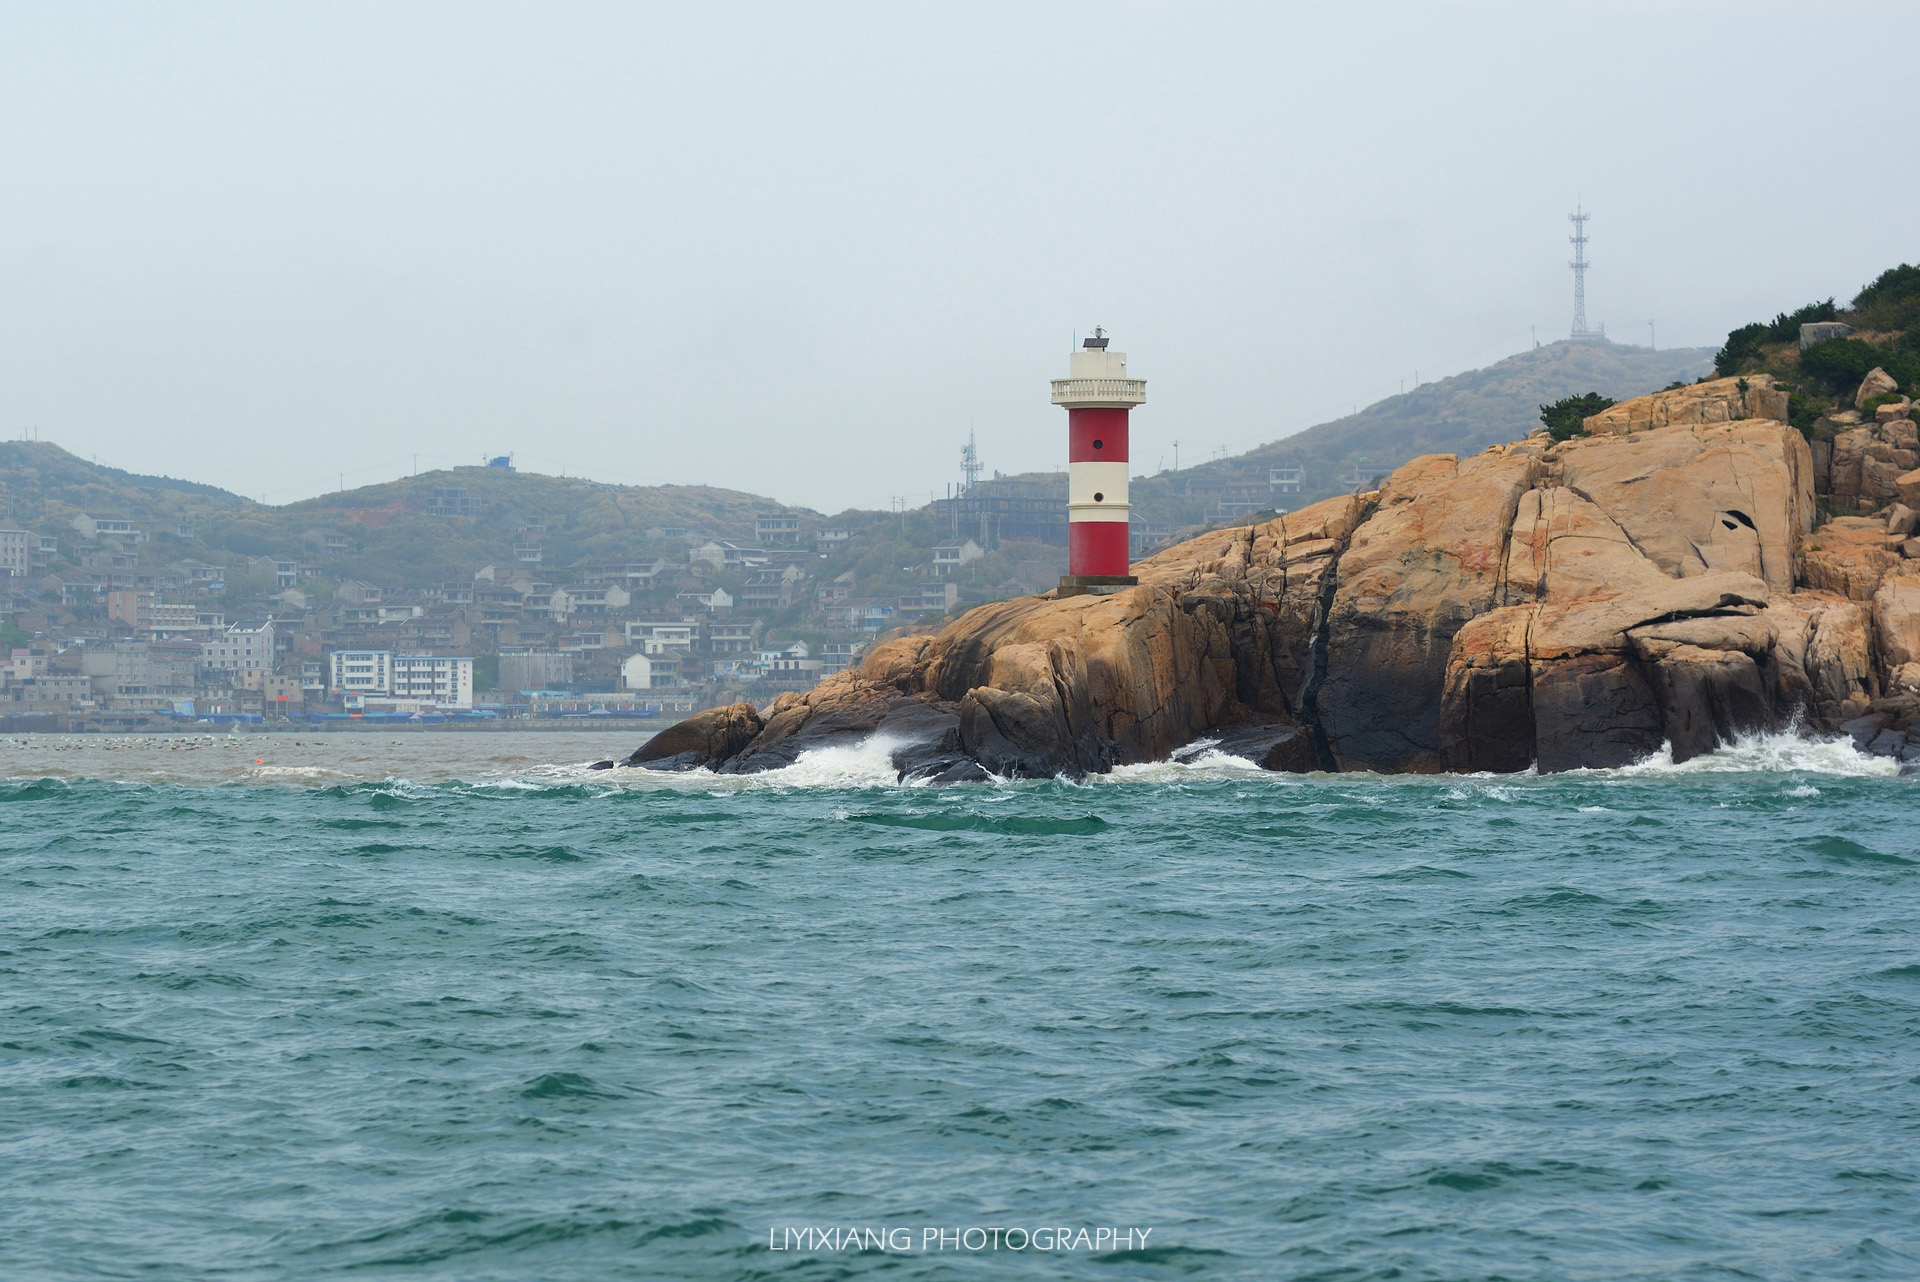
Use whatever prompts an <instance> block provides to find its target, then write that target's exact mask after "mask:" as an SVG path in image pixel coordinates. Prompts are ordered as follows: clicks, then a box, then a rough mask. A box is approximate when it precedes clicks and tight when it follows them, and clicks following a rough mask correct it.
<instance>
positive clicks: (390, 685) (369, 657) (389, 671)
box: [285, 650, 473, 710]
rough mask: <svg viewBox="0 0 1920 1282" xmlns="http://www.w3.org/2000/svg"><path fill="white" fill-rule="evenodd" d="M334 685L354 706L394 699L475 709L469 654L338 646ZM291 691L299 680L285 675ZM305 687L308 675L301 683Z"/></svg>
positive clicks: (418, 705) (410, 704)
mask: <svg viewBox="0 0 1920 1282" xmlns="http://www.w3.org/2000/svg"><path fill="white" fill-rule="evenodd" d="M331 662H332V680H331V682H330V683H329V689H330V690H331V691H332V692H333V693H335V694H338V695H339V696H341V698H342V700H343V701H345V702H346V703H347V704H348V705H349V706H362V707H365V706H374V705H379V704H392V705H393V706H395V707H396V708H400V709H403V710H404V709H408V708H411V709H416V710H417V709H423V708H455V709H457V708H471V707H472V706H473V660H472V659H471V658H470V657H466V656H450V655H438V654H395V653H393V652H392V651H391V650H335V651H334V652H333V654H332V656H331ZM285 680H286V681H287V682H288V685H289V691H288V693H289V694H290V693H291V689H292V688H293V686H294V685H295V682H294V679H293V678H291V677H289V678H285ZM297 685H298V688H299V689H300V690H301V691H302V692H304V691H305V689H306V682H305V680H304V679H302V680H300V681H299V682H298V683H297Z"/></svg>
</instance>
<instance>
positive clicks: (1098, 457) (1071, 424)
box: [1053, 328, 1147, 596]
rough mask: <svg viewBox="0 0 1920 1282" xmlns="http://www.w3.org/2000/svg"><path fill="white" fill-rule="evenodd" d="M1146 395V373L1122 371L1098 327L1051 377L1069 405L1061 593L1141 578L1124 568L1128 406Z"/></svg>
mask: <svg viewBox="0 0 1920 1282" xmlns="http://www.w3.org/2000/svg"><path fill="white" fill-rule="evenodd" d="M1146 399H1147V382H1146V380H1145V379H1142V378H1128V377H1127V354H1126V353H1125V352H1115V351H1110V350H1108V348H1107V335H1106V331H1105V330H1102V329H1097V328H1096V329H1095V330H1094V331H1093V337H1092V338H1089V339H1088V340H1087V341H1086V342H1085V343H1084V344H1082V345H1081V350H1079V351H1077V352H1075V353H1074V354H1073V356H1072V357H1071V364H1070V366H1069V368H1068V371H1067V377H1066V378H1056V379H1054V380H1053V403H1054V404H1055V405H1064V406H1065V407H1066V410H1067V570H1068V573H1067V574H1065V575H1063V576H1062V577H1061V579H1060V595H1061V596H1078V595H1081V594H1083V593H1088V592H1092V593H1108V592H1118V591H1119V590H1120V589H1121V588H1125V587H1131V586H1133V584H1135V583H1137V582H1138V581H1139V580H1137V579H1135V578H1134V577H1133V576H1132V575H1131V574H1128V573H1127V569H1128V565H1127V531H1128V522H1129V519H1130V518H1131V517H1132V515H1133V510H1132V508H1131V507H1130V506H1128V503H1127V467H1128V463H1127V458H1128V455H1127V411H1129V410H1131V409H1132V408H1133V407H1134V406H1136V405H1142V404H1145V403H1146Z"/></svg>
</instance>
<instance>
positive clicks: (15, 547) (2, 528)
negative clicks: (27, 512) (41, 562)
mask: <svg viewBox="0 0 1920 1282" xmlns="http://www.w3.org/2000/svg"><path fill="white" fill-rule="evenodd" d="M39 543H40V536H39V535H37V534H35V533H34V532H33V531H31V530H23V529H21V528H20V527H19V526H17V525H0V576H4V575H8V574H11V575H12V576H13V577H14V578H16V579H24V578H26V577H27V571H28V570H29V569H31V568H32V566H33V553H34V549H35V548H36V547H38V546H39Z"/></svg>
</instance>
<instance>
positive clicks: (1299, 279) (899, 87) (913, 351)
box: [0, 0, 1920, 510]
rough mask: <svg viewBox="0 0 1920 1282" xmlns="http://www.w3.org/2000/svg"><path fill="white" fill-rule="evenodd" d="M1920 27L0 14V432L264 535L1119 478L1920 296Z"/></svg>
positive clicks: (1247, 17)
mask: <svg viewBox="0 0 1920 1282" xmlns="http://www.w3.org/2000/svg"><path fill="white" fill-rule="evenodd" d="M1916 48H1920V5H1915V4H1913V3H1911V0H1907V2H1904V3H1899V4H1892V3H1889V4H1882V5H1864V4H1861V5H1846V4H1837V3H1828V2H1822V3H1818V4H1815V3H1799V4H1794V5H1785V4H1782V5H1764V4H1690V3H1667V4H1617V3H1607V2H1606V0H1585V2H1584V3H1581V4H1578V5H1574V4H1568V5H1558V4H1545V3H1526V4H1464V3H1462V4H1438V3H1434V4H1403V5H1370V4H1344V5H1330V4H1314V5H1305V6H1282V5H1277V4H1261V5H1203V4H1126V3H1104V4H1096V3H1058V4H1046V3H1032V4H1012V5H1006V4H984V3H980V4H945V5H903V4H884V5H871V6H850V5H828V4H807V5H799V4H783V5H778V6H729V5H694V4H676V5H670V6H669V5H661V6H653V7H648V6H641V5H636V4H616V5H604V6H602V5H593V4H538V5H535V4H527V5H483V4H475V3H469V2H463V3H459V4H447V5H439V4H421V3H413V4H392V3H384V4H378V5H371V4H369V5H355V4H343V3H327V4H319V5H297V4H287V3H278V4H246V5H232V6H225V5H213V4H200V5H163V4H156V3H141V4H137V5H105V4H45V3H41V4H33V5H12V4H7V5H0V175H3V177H0V181H3V182H4V190H5V193H6V199H5V200H4V201H0V436H6V437H12V436H18V435H21V434H22V433H24V432H26V431H28V430H30V429H33V428H36V427H37V428H38V430H39V433H40V436H41V439H43V440H53V441H58V442H59V443H61V444H63V445H65V446H67V447H68V448H69V449H72V450H74V451H75V452H77V453H81V454H85V455H98V456H99V458H100V459H101V461H102V462H110V463H114V464H116V465H119V466H123V467H127V468H132V469H135V470H139V471H151V472H167V473H171V474H173V475H176V476H178V475H185V476H190V477H193V478H195V479H199V480H206V481H211V482H214V483H217V484H220V485H224V486H228V487H230V488H232V489H235V490H238V491H241V492H244V493H247V494H251V495H254V496H256V497H262V496H264V497H266V498H268V499H269V500H270V501H274V502H283V501H288V500H292V499H296V498H302V497H306V496H310V495H313V494H317V493H322V492H325V491H327V490H331V489H333V488H335V487H336V486H337V485H338V484H339V482H340V474H341V473H342V472H344V473H345V474H346V478H347V483H348V484H349V485H352V484H362V483H367V482H371V481H376V480H382V479H386V478H390V477H393V476H397V475H401V474H404V473H406V472H408V471H410V470H411V469H412V468H413V466H414V457H415V455H416V454H417V456H418V460H419V465H420V466H421V467H422V468H426V467H430V466H441V465H447V464H451V463H458V462H477V461H478V460H479V459H480V457H481V456H482V455H483V454H494V453H506V452H512V453H514V454H515V455H516V456H517V458H518V461H519V462H520V464H521V465H522V466H524V467H528V468H532V469H535V470H540V471H550V472H557V471H562V470H564V471H566V472H569V473H584V474H586V475H589V476H593V477H597V478H601V479H605V480H615V481H626V482H635V483H655V482H663V481H672V482H706V483H711V484H716V485H727V486H733V487H738V488H741V489H747V490H752V491H755V492H759V493H763V494H770V495H773V496H775V497H777V498H779V499H781V500H783V501H786V502H791V503H801V504H806V505H809V506H813V507H818V508H824V509H828V510H835V509H838V508H840V507H844V506H847V505H854V504H857V505H861V506H869V507H884V506H886V505H887V504H888V502H889V500H890V498H891V496H894V495H903V496H908V497H910V498H912V499H914V500H917V501H924V500H925V499H926V497H927V495H928V493H929V492H930V491H935V490H941V491H943V490H944V487H945V485H946V483H947V482H948V481H949V480H951V479H953V478H954V477H955V476H956V475H957V468H958V453H959V448H960V445H961V443H962V442H963V441H964V440H965V437H966V434H967V429H968V425H969V424H970V423H971V424H972V425H974V427H975V428H976V429H977V431H978V433H979V437H980V448H981V452H982V455H983V457H984V459H985V461H986V463H987V465H988V467H989V468H998V469H1002V470H1005V471H1009V472H1012V471H1019V470H1025V469H1030V468H1042V467H1054V466H1059V465H1061V463H1062V460H1063V459H1064V458H1065V415H1064V414H1063V413H1062V412H1061V411H1059V410H1056V409H1053V408H1052V407H1051V406H1050V405H1049V404H1048V403H1047V380H1048V379H1049V378H1051V377H1056V376H1060V375H1064V373H1065V364H1066V353H1067V349H1068V346H1069V343H1070V341H1071V339H1072V336H1073V332H1074V331H1075V330H1076V329H1078V330H1079V331H1081V332H1082V333H1083V334H1084V332H1085V331H1086V330H1088V329H1089V328H1091V327H1092V326H1093V325H1095V324H1102V325H1105V326H1106V327H1107V328H1108V329H1109V330H1110V331H1111V332H1112V334H1113V336H1114V341H1115V345H1116V346H1117V347H1120V348H1123V349H1125V350H1126V351H1127V352H1128V353H1129V357H1130V366H1131V369H1132V371H1133V372H1134V373H1135V374H1136V375H1137V376H1140V377H1145V378H1147V379H1148V380H1149V384H1148V396H1149V399H1148V404H1147V405H1146V407H1145V408H1144V409H1141V410H1138V411H1136V412H1135V414H1134V423H1135V429H1134V430H1135V437H1134V440H1135V445H1134V459H1135V467H1136V470H1137V471H1150V470H1153V469H1154V468H1155V467H1156V466H1158V465H1159V464H1160V462H1161V461H1162V460H1164V461H1165V462H1166V463H1169V464H1170V463H1171V462H1172V455H1173V446H1172V442H1173V441H1174V440H1175V439H1178V440H1179V441H1180V442H1181V446H1180V458H1181V461H1182V462H1183V463H1190V462H1193V461H1196V460H1198V459H1200V458H1203V457H1205V456H1206V455H1207V454H1208V453H1209V452H1210V451H1212V450H1214V449H1217V448H1218V447H1220V446H1222V445H1225V446H1227V447H1229V448H1232V449H1236V450H1237V449H1243V448H1246V447H1248V446H1251V445H1253V444H1256V443H1258V442H1261V441H1265V440H1270V439H1272V438H1273V437H1276V436H1279V435H1283V434H1285V433H1287V432H1290V431H1294V430H1298V429H1299V428H1302V427H1305V426H1309V425H1311V424H1313V423H1316V422H1319V421H1322V420H1324V419H1327V418H1330V417H1334V416H1337V415H1339V414H1342V413H1345V412H1347V411H1348V409H1349V408H1350V407H1351V406H1352V405H1353V404H1355V403H1361V404H1364V403H1366V402H1369V401H1372V400H1376V399H1378V398H1379V397H1381V396H1383V395H1388V394H1391V393H1393V392H1395V391H1396V390H1398V387H1399V380H1401V379H1402V378H1408V379H1411V377H1412V376H1413V373H1414V371H1415V370H1418V371H1419V373H1420V375H1421V376H1422V377H1423V378H1432V377H1434V376H1436V375H1440V374H1446V373H1452V372H1457V371H1459V370H1461V369H1465V368H1470V367H1473V366H1476V365H1481V364H1485V363H1487V362H1488V361H1491V360H1494V359H1497V358H1498V357H1500V356H1503V355H1506V354H1508V353H1511V352H1513V351H1516V350H1518V349H1520V348H1522V347H1524V346H1525V345H1526V344H1527V342H1528V333H1529V330H1528V326H1529V325H1537V326H1538V327H1539V333H1540V335H1541V336H1542V338H1543V339H1544V338H1549V337H1558V336H1563V335H1564V334H1565V332H1566V329H1567V327H1568V324H1569V320H1570V314H1571V292H1572V291H1571V281H1570V273H1569V272H1568V271H1567V268H1566V262H1567V258H1568V255H1569V252H1570V250H1569V246H1568V245H1567V243H1566V236H1567V232H1568V226H1567V221H1566V214H1567V212H1568V211H1569V210H1571V209H1572V208H1573V205H1574V202H1575V201H1576V199H1577V200H1581V201H1584V202H1585V204H1586V205H1587V206H1588V207H1589V208H1590V209H1591V210H1592V211H1593V221H1592V223H1591V225H1590V234H1591V236H1592V238H1593V240H1592V246H1591V249H1590V254H1591V257H1592V259H1593V261H1594V264H1595V265H1594V267H1593V269H1592V271H1591V272H1590V273H1589V276H1588V314H1589V317H1590V319H1591V320H1593V321H1595V322H1599V321H1604V322H1605V323H1606V325H1607V328H1608V331H1609V333H1610V334H1612V335H1614V336H1615V337H1616V338H1618V339H1622V340H1627V341H1632V342H1637V343H1644V342H1646V341H1647V333H1648V331H1647V321H1648V320H1649V319H1652V320H1654V321H1655V322H1657V324H1658V341H1659V343H1660V345H1661V346H1663V347H1666V346H1678V345H1683V344H1685V345H1692V344H1700V345H1704V344H1717V343H1718V342H1719V341H1720V340H1721V339H1722V338H1723V337H1724V335H1725V332H1726V331H1727V329H1728V328H1729V327H1731V326H1732V325H1735V324H1739V323H1742V322H1744V321H1746V320H1749V319H1753V318H1755V317H1760V316H1762V315H1765V316H1771V315H1772V314H1773V313H1774V312H1776V311H1778V310H1780V309H1782V308H1785V307H1790V306H1793V305H1796V304H1798V303H1800V302H1803V301H1806V300H1808V299H1811V298H1814V297H1821V298H1824V297H1826V296H1827V295H1828V294H1832V293H1838V294H1839V295H1840V296H1841V299H1842V301H1845V299H1846V298H1847V297H1849V296H1851V294H1852V293H1853V292H1854V291H1855V290H1856V289H1858V287H1859V286H1860V285H1861V284H1863V283H1865V281H1866V280H1868V279H1869V278H1870V277H1871V276H1873V275H1874V274H1876V273H1877V272H1878V271H1880V270H1881V269H1883V268H1885V267H1887V266H1891V265H1892V264H1894V263H1896V262H1899V261H1903V260H1905V261H1920V167H1916V165H1915V156H1916V154H1917V153H1920V148H1916V146H1915V143H1916V142H1917V141H1920V105H1916V98H1915V95H1914V92H1913V88H1914V83H1913V75H1912V65H1913V57H1912V54H1913V51H1914V50H1915V49H1916Z"/></svg>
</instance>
